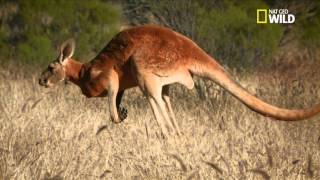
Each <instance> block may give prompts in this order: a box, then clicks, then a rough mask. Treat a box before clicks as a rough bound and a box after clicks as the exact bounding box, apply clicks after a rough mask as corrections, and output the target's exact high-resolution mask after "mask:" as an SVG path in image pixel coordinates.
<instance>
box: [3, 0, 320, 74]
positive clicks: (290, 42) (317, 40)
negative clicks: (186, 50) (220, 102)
mask: <svg viewBox="0 0 320 180" xmlns="http://www.w3.org/2000/svg"><path fill="white" fill-rule="evenodd" d="M258 8H287V9H289V11H290V13H293V14H295V15H296V22H295V23H294V24H292V25H279V24H256V9H258ZM150 23H152V24H161V25H164V26H169V27H171V28H173V29H174V30H176V31H178V32H181V33H183V34H184V35H186V36H188V37H189V38H191V39H192V40H194V41H195V42H197V43H198V44H199V45H200V46H201V47H202V48H203V49H205V50H206V51H207V52H208V53H209V54H211V55H212V56H213V57H215V58H216V59H218V60H219V61H220V62H221V63H223V64H225V65H228V66H229V67H231V68H237V69H246V70H248V69H254V68H253V67H258V66H265V65H270V64H274V63H277V61H282V62H283V59H284V58H282V59H281V58H279V57H280V56H281V53H284V52H285V53H286V54H288V52H292V53H295V54H296V53H297V51H298V52H299V53H304V56H303V57H306V59H304V60H303V61H308V62H309V61H310V62H311V61H315V60H316V59H317V58H316V57H317V50H319V47H320V33H319V32H320V31H319V30H320V3H319V1H311V0H310V1H284V0H271V1H270V0H269V1H267V0H246V1H236V0H197V1H196V0H175V1H172V0H148V1H147V0H120V1H107V0H91V1H85V0H68V1H64V0H0V24H1V27H0V61H1V62H2V64H5V63H6V62H8V61H10V62H22V63H25V64H32V65H34V64H37V65H44V64H47V62H49V61H52V60H53V59H54V58H55V56H57V54H56V53H57V47H58V46H59V44H60V43H61V42H62V41H64V40H65V39H67V38H70V37H73V38H75V39H76V42H77V49H76V53H75V56H76V57H77V58H78V59H83V61H89V60H90V58H92V57H93V56H94V55H95V54H96V53H97V52H99V50H100V49H102V48H103V46H105V45H106V43H107V42H108V41H109V40H110V39H111V37H112V36H113V35H114V34H115V33H117V32H118V31H119V30H120V28H121V26H128V25H129V26H133V25H140V24H150ZM284 47H285V48H284ZM286 58H287V57H286ZM289 59H290V58H289Z"/></svg>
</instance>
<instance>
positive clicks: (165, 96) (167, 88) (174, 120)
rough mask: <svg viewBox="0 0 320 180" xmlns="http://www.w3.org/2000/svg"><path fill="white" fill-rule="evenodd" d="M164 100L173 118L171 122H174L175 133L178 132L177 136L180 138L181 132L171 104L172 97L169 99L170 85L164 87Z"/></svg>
mask: <svg viewBox="0 0 320 180" xmlns="http://www.w3.org/2000/svg"><path fill="white" fill-rule="evenodd" d="M162 98H163V100H164V102H165V104H166V107H167V109H168V111H169V114H170V116H171V121H172V124H173V126H174V128H175V131H176V133H177V135H178V136H179V135H181V131H180V128H179V125H178V123H177V120H176V117H175V115H174V112H173V110H172V107H171V102H170V97H169V85H165V86H163V89H162Z"/></svg>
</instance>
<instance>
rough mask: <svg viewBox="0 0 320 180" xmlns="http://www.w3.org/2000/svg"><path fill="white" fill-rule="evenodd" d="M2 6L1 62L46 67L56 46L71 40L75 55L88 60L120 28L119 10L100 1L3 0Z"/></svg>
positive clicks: (0, 12)
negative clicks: (73, 40)
mask: <svg viewBox="0 0 320 180" xmlns="http://www.w3.org/2000/svg"><path fill="white" fill-rule="evenodd" d="M1 4H2V5H1V7H2V8H0V23H1V27H0V49H1V50H0V52H1V55H0V56H2V57H1V59H8V58H9V59H17V60H19V61H22V62H26V63H32V64H34V63H38V64H39V63H40V64H42V63H44V64H46V63H47V62H48V61H52V58H54V56H55V55H56V49H57V46H58V45H59V44H60V43H61V42H62V41H64V40H65V39H67V38H71V37H73V38H75V39H76V42H77V47H76V52H77V53H76V56H77V57H78V58H80V59H87V58H89V57H93V55H94V54H95V53H97V52H98V51H99V50H100V49H102V48H103V46H104V45H105V43H106V42H108V40H110V39H111V37H112V36H113V35H114V34H115V33H116V32H117V31H118V29H119V26H120V18H121V10H120V8H119V7H116V6H114V5H111V4H110V3H108V2H103V1H101V0H91V1H78V0H68V1H64V0H56V1H52V0H16V1H9V0H7V1H6V0H2V1H1Z"/></svg>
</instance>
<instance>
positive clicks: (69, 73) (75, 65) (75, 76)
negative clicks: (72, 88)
mask: <svg viewBox="0 0 320 180" xmlns="http://www.w3.org/2000/svg"><path fill="white" fill-rule="evenodd" d="M67 61H68V62H67V63H66V64H65V66H64V70H65V73H66V78H67V79H68V80H69V81H71V82H72V83H74V84H76V85H78V86H80V85H81V83H80V82H81V71H83V68H84V64H83V63H80V62H78V61H76V60H73V59H71V58H70V59H68V60H67Z"/></svg>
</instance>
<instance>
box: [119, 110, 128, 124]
mask: <svg viewBox="0 0 320 180" xmlns="http://www.w3.org/2000/svg"><path fill="white" fill-rule="evenodd" d="M118 113H119V118H120V120H121V121H123V120H125V119H126V118H127V116H128V110H127V109H126V108H123V107H119V108H118Z"/></svg>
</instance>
